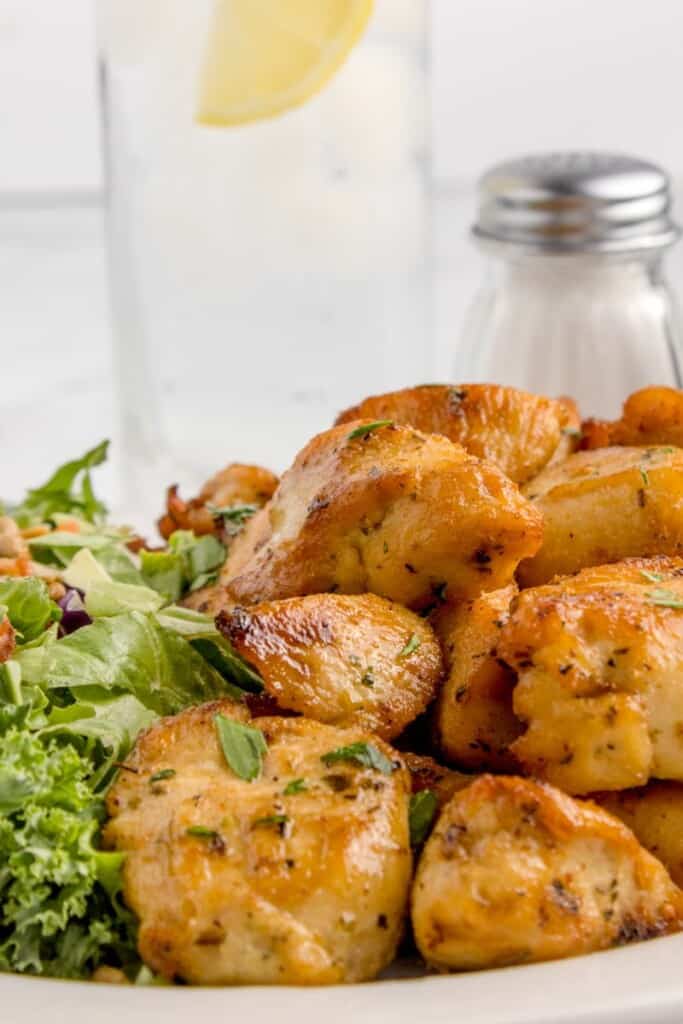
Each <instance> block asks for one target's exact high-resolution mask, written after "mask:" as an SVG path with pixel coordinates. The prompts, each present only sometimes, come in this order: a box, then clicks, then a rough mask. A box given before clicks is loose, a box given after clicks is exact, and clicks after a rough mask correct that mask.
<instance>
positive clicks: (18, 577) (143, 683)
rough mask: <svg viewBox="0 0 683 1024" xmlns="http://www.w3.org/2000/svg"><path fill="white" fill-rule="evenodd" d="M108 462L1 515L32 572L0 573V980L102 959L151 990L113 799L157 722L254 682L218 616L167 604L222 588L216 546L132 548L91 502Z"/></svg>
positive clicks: (84, 467) (72, 465)
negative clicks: (107, 807)
mask: <svg viewBox="0 0 683 1024" xmlns="http://www.w3.org/2000/svg"><path fill="white" fill-rule="evenodd" d="M106 454H107V443H106V442H104V443H102V444H101V445H98V446H97V447H96V448H93V449H92V450H91V451H89V452H87V453H86V454H85V455H84V456H83V457H82V458H80V459H76V460H74V461H72V462H68V463H66V464H65V465H63V466H61V467H60V468H59V469H58V470H57V471H56V472H55V473H54V474H53V475H52V476H51V477H50V479H49V480H48V481H47V482H46V483H45V484H44V485H43V486H42V487H37V488H34V489H33V490H30V491H29V492H28V493H27V495H26V497H25V499H24V501H23V502H22V503H21V504H20V505H15V506H11V505H7V506H5V507H4V509H2V510H1V511H2V514H3V521H4V523H5V525H7V524H8V523H9V525H10V526H11V527H12V529H15V530H16V532H17V534H18V535H19V536H21V537H22V538H23V539H24V542H25V545H26V546H27V547H28V551H29V559H30V561H29V566H30V568H29V569H28V571H22V567H23V568H24V570H25V566H23V563H21V562H20V561H18V562H17V566H16V567H15V569H14V574H12V575H3V568H2V565H1V562H2V560H0V627H2V630H3V635H4V639H5V646H4V648H3V644H2V636H0V970H4V971H15V972H25V973H28V974H34V975H46V976H59V977H62V978H84V977H88V976H90V975H91V974H92V972H93V971H94V970H95V969H96V968H97V967H98V966H100V965H109V966H113V967H118V968H121V969H123V970H124V971H125V972H126V974H127V976H128V977H129V978H131V979H138V980H149V972H148V971H145V970H144V969H143V970H141V964H140V961H139V959H138V956H137V953H136V921H135V919H134V917H133V915H132V914H131V912H130V911H129V910H127V909H126V907H125V906H124V905H123V903H122V901H121V898H120V892H121V868H122V863H123V856H124V855H122V854H118V853H109V852H106V851H103V850H102V849H100V829H101V825H102V823H103V820H104V816H105V812H104V797H105V795H106V792H107V789H108V787H109V786H110V785H111V783H112V781H113V779H114V778H115V776H116V773H117V772H118V771H119V769H120V766H121V764H122V762H123V761H124V760H125V758H126V755H127V754H128V752H129V750H130V749H131V747H132V745H133V742H134V740H135V738H136V736H137V735H138V733H139V732H140V731H141V730H142V729H145V728H147V727H148V726H149V725H150V724H151V723H152V722H153V721H154V720H155V719H156V718H157V717H158V716H160V715H168V714H175V713H176V712H178V711H180V710H182V709H183V708H185V707H187V706H189V705H193V704H199V703H201V702H203V701H206V700H211V699H213V698H216V697H224V696H226V695H229V696H232V697H234V699H236V700H241V699H243V698H244V694H245V691H253V692H257V691H258V690H260V689H261V685H262V684H261V681H260V679H259V677H258V675H256V674H255V673H254V672H253V671H252V670H251V669H250V668H249V667H248V666H247V665H246V664H245V663H244V662H242V661H241V660H240V659H239V658H238V657H237V655H236V654H235V652H234V651H233V650H232V648H231V647H230V645H229V643H228V642H227V641H226V640H225V639H224V638H223V637H222V636H221V635H220V634H219V633H218V631H217V630H216V628H215V626H214V622H213V619H212V618H210V617H209V616H206V615H202V614H200V613H198V612H195V611H192V610H190V609H187V608H182V607H180V606H178V605H177V603H176V602H177V601H179V600H180V599H181V598H182V597H183V596H184V595H185V594H186V593H188V592H189V591H191V590H192V589H195V588H197V587H199V586H203V585H205V584H206V583H208V582H210V581H211V580H212V579H214V578H215V575H216V573H217V571H218V569H219V568H220V566H221V564H222V562H223V561H224V559H225V555H226V551H225V548H224V547H223V545H222V544H221V543H220V541H219V540H218V539H217V538H216V537H214V536H203V537H195V535H194V534H193V533H191V532H189V531H185V530H183V531H178V532H177V533H175V534H174V535H173V536H172V537H171V538H170V540H169V542H168V545H167V546H166V547H165V548H163V549H161V550H154V551H149V550H145V549H142V550H140V551H139V552H137V553H135V551H136V549H137V548H138V547H139V546H140V545H139V544H138V543H136V542H135V538H134V537H133V534H132V531H130V530H129V529H127V528H125V527H116V526H112V525H111V524H109V523H108V522H107V519H106V509H105V507H104V506H103V504H102V503H101V502H100V501H99V500H98V499H97V498H96V497H95V493H94V490H93V485H92V478H91V474H92V470H93V469H94V468H95V467H97V466H98V465H100V464H101V463H102V462H103V461H104V459H105V458H106ZM5 561H6V560H5ZM4 571H7V570H6V569H5V570H4ZM8 638H9V644H10V646H9V649H8V646H7V643H8ZM3 650H4V654H3ZM8 653H9V657H7V654H8ZM3 658H4V660H2V659H3Z"/></svg>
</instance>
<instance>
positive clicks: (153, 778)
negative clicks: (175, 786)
mask: <svg viewBox="0 0 683 1024" xmlns="http://www.w3.org/2000/svg"><path fill="white" fill-rule="evenodd" d="M174 775H175V768H162V769H161V771H160V772H155V773H154V775H150V777H149V781H150V783H154V782H165V781H166V779H172V778H173V776H174Z"/></svg>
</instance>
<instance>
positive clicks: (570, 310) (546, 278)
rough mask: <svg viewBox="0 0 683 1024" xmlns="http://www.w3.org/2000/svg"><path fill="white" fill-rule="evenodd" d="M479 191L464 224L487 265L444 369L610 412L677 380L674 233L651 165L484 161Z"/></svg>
mask: <svg viewBox="0 0 683 1024" xmlns="http://www.w3.org/2000/svg"><path fill="white" fill-rule="evenodd" d="M479 196H480V203H479V215H478V220H477V223H476V225H475V226H474V228H473V234H474V237H475V239H476V240H477V242H478V244H479V245H480V246H481V247H482V249H483V250H484V252H485V254H486V255H487V257H488V263H489V266H488V275H487V280H486V282H485V285H484V287H483V288H482V290H481V292H480V293H479V295H478V296H477V298H476V299H475V301H474V303H473V305H472V307H471V309H470V311H469V314H468V316H467V318H466V322H465V328H464V332H463V336H462V337H461V339H460V343H459V345H458V349H457V353H456V358H455V366H454V379H456V380H463V381H472V382H475V381H493V382H497V383H505V384H513V385H516V386H518V387H522V388H525V389H527V390H529V391H535V392H541V393H545V394H550V395H559V394H569V395H571V396H572V397H574V398H576V399H577V400H578V402H579V404H580V407H581V409H582V411H583V412H585V413H586V414H589V415H592V416H609V417H611V416H615V415H617V413H618V412H619V409H620V407H621V402H622V400H623V398H624V396H625V395H627V394H629V393H630V392H631V391H634V390H636V389H637V388H640V387H644V386H646V385H648V384H668V385H671V386H673V387H681V366H682V356H683V352H682V335H681V324H680V319H679V315H678V310H677V306H676V302H675V298H674V295H673V293H672V292H671V290H670V288H669V286H668V285H667V282H666V278H665V276H664V271H663V257H664V254H665V252H666V250H667V248H668V247H669V246H671V245H672V244H673V243H674V242H675V241H676V240H677V238H678V237H679V233H680V232H679V228H678V227H677V225H676V224H675V223H674V221H673V220H672V216H671V192H670V186H669V179H668V177H667V175H666V174H665V173H664V171H662V170H661V169H660V168H659V167H657V166H655V165H654V164H651V163H648V162H646V161H644V160H639V159H636V158H633V157H629V156H618V155H613V154H609V153H587V152H576V153H550V154H546V155H539V156H530V157H525V158H522V159H519V160H512V161H510V162H508V163H503V164H500V165H498V166H496V167H494V168H492V169H491V170H490V171H488V172H487V173H486V174H485V175H484V176H483V177H482V179H481V181H480V183H479Z"/></svg>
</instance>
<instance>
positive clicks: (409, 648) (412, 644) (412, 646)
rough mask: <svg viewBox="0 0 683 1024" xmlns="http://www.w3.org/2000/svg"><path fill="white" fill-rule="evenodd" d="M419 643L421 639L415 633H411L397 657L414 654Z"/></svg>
mask: <svg viewBox="0 0 683 1024" xmlns="http://www.w3.org/2000/svg"><path fill="white" fill-rule="evenodd" d="M420 644H421V640H420V638H419V636H418V635H417V633H413V635H412V636H411V638H410V640H409V641H408V643H407V644H406V645H405V647H404V648H403V650H402V651H401V652H400V653H399V658H407V657H408V656H409V655H411V654H414V653H415V651H416V650H417V649H418V647H419V646H420Z"/></svg>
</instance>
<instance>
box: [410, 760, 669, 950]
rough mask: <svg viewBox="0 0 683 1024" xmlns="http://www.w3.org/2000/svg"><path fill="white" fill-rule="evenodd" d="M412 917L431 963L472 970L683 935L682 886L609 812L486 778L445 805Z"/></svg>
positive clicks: (535, 786) (537, 787) (423, 862)
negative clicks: (678, 931) (675, 883)
mask: <svg viewBox="0 0 683 1024" xmlns="http://www.w3.org/2000/svg"><path fill="white" fill-rule="evenodd" d="M412 920H413V929H414V932H415V939H416V942H417V946H418V949H419V950H420V953H421V954H422V956H423V957H424V958H425V960H426V961H427V962H428V964H430V965H431V966H432V967H436V968H438V969H441V970H469V969H472V968H483V967H497V966H502V965H505V964H516V963H529V962H533V961H539V960H552V959H557V958H561V957H568V956H578V955H579V954H582V953H591V952H593V951H595V950H599V949H607V948H609V947H610V946H615V945H621V944H623V943H626V942H634V941H638V940H641V939H647V938H652V937H654V936H657V935H663V934H666V933H668V932H673V931H677V930H678V929H679V928H680V927H681V924H682V923H683V894H681V892H680V890H679V889H678V888H677V887H676V886H675V885H674V883H673V882H672V881H671V879H670V877H669V875H668V874H667V872H666V870H665V869H664V868H663V867H662V865H661V864H660V863H659V862H658V861H657V860H655V858H654V857H652V856H651V855H650V854H649V853H647V852H646V851H645V850H643V848H642V847H641V846H640V845H639V843H638V841H637V840H636V838H635V837H634V836H633V834H632V833H631V832H629V830H628V829H627V828H626V827H625V826H624V825H623V824H622V823H621V822H620V821H618V820H617V819H616V818H613V817H612V815H610V814H608V813H607V812H606V811H603V810H602V809H601V808H599V807H597V806H595V805H594V804H591V803H588V802H584V801H578V800H574V799H572V798H571V797H569V796H566V795H565V794H564V793H561V792H560V791H559V790H557V789H553V788H552V787H551V786H547V785H542V784H539V783H536V782H532V781H530V780H528V779H521V778H513V777H505V776H497V777H494V776H491V775H487V776H482V777H481V778H480V779H478V780H477V781H475V782H473V783H472V785H471V786H469V787H468V788H467V789H464V790H462V791H461V792H459V793H457V794H456V795H455V796H454V797H453V799H452V800H451V801H450V803H449V804H448V805H447V806H446V807H445V809H444V810H443V811H442V813H441V816H440V818H439V820H438V822H437V824H436V828H435V829H434V831H433V832H432V835H431V837H430V838H429V839H428V841H427V844H426V846H425V848H424V851H423V853H422V856H421V858H420V862H419V864H418V868H417V874H416V878H415V885H414V888H413V894H412Z"/></svg>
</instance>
